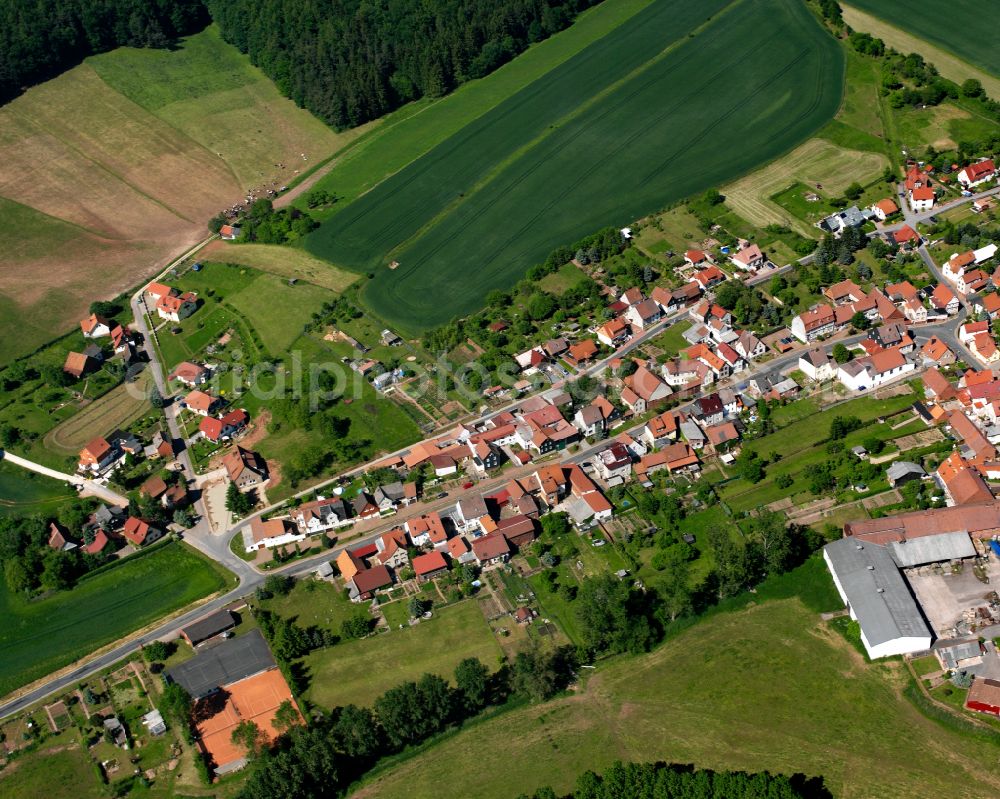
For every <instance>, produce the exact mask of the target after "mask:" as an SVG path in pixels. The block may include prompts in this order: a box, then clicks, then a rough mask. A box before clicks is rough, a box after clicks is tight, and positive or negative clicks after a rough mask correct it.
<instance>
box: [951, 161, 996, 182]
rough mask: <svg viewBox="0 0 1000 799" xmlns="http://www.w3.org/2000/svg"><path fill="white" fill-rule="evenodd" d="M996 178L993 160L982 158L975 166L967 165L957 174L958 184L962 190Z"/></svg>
mask: <svg viewBox="0 0 1000 799" xmlns="http://www.w3.org/2000/svg"><path fill="white" fill-rule="evenodd" d="M996 176H997V168H996V166H995V165H994V163H993V159H991V158H984V159H983V160H982V161H978V162H977V163H975V164H969V165H968V166H967V167H964V168H963V169H962V170H961V171H960V172H959V173H958V182H959V183H961V184H962V187H963V188H966V189H970V188H973V187H974V186H980V185H982V184H983V183H988V182H989V181H991V180H993V179H994V178H996Z"/></svg>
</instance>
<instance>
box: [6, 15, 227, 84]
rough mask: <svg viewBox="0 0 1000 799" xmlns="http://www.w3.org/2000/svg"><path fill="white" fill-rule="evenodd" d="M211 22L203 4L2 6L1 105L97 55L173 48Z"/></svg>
mask: <svg viewBox="0 0 1000 799" xmlns="http://www.w3.org/2000/svg"><path fill="white" fill-rule="evenodd" d="M207 22H208V14H207V13H206V11H205V6H204V4H203V3H202V0H101V2H93V0H7V1H6V2H4V3H0V103H6V102H7V101H9V100H12V99H13V98H14V97H16V96H17V95H19V94H20V93H21V92H22V91H24V90H25V89H26V88H27V87H28V86H32V85H34V84H36V83H40V82H42V81H44V80H48V79H49V78H52V77H55V76H56V75H58V74H59V73H60V72H62V71H63V70H65V69H68V68H69V67H71V66H74V65H75V64H78V63H79V62H80V61H82V60H83V59H84V58H86V57H87V56H89V55H93V54H94V53H103V52H105V51H107V50H113V49H114V48H116V47H121V46H122V45H128V46H129V47H167V46H168V45H170V43H171V42H173V41H175V40H176V39H177V38H178V37H179V36H184V35H186V34H189V33H194V32H195V31H198V30H201V28H203V27H204V26H205V24H206V23H207Z"/></svg>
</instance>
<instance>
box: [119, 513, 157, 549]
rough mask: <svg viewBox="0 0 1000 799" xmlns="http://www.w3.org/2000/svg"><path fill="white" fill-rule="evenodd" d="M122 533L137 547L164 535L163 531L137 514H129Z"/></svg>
mask: <svg viewBox="0 0 1000 799" xmlns="http://www.w3.org/2000/svg"><path fill="white" fill-rule="evenodd" d="M122 535H123V536H124V537H125V538H126V539H127V540H128V541H129V542H131V543H133V544H135V545H136V546H137V547H141V546H143V545H144V544H151V543H152V542H153V541H156V540H157V539H158V538H160V537H161V536H162V535H163V531H162V530H159V529H157V528H156V527H153V526H152V525H150V524H149V522H147V521H144V520H143V519H139V518H137V517H135V516H129V517H128V518H127V519H126V520H125V526H124V527H122Z"/></svg>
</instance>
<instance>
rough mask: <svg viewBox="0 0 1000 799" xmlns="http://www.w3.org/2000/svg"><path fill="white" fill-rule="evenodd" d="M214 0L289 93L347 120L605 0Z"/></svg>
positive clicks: (491, 60)
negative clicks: (485, 0) (600, 0)
mask: <svg viewBox="0 0 1000 799" xmlns="http://www.w3.org/2000/svg"><path fill="white" fill-rule="evenodd" d="M206 2H207V5H208V8H209V11H210V12H211V15H212V18H213V19H214V20H215V22H217V23H218V25H219V27H220V28H221V30H222V35H223V37H224V38H225V39H226V41H228V42H230V43H231V44H233V45H235V46H236V47H238V48H239V49H240V50H241V51H243V52H244V53H248V54H249V55H250V60H251V61H252V62H253V63H254V64H255V65H257V66H258V67H260V68H261V69H262V70H263V71H264V73H265V74H266V75H267V76H268V77H270V78H271V79H272V80H273V81H274V82H275V83H276V84H277V86H278V88H279V89H280V90H281V91H282V92H283V93H284V94H286V95H288V96H289V97H291V98H292V99H293V100H294V101H295V102H296V103H298V104H299V105H301V106H303V107H305V108H307V109H309V110H310V111H312V113H313V114H315V115H316V116H318V117H319V118H320V119H322V120H324V121H325V122H327V123H328V124H330V125H333V126H334V127H337V128H345V127H353V126H355V125H360V124H362V123H363V122H367V121H369V120H371V119H375V118H377V117H380V116H382V115H383V114H385V113H387V112H389V111H392V110H393V109H394V108H398V107H399V106H400V105H402V104H403V103H406V102H408V101H410V100H416V99H418V98H420V97H439V96H441V95H444V94H447V93H448V92H449V91H451V90H452V89H454V88H455V87H456V86H458V85H459V84H461V83H463V82H465V81H467V80H469V79H470V78H479V77H482V76H484V75H487V74H488V73H490V72H492V71H493V70H494V69H496V68H497V67H499V66H501V65H502V64H504V63H506V62H507V61H509V60H510V59H512V58H513V57H514V56H516V55H518V54H519V53H520V52H522V51H523V50H524V49H525V48H527V46H528V45H529V44H531V43H532V42H537V41H540V40H542V39H545V38H546V37H548V36H550V35H551V34H553V33H555V32H557V31H559V30H562V29H563V28H565V27H567V26H568V25H569V24H570V23H571V22H572V21H573V19H574V18H575V17H576V15H577V13H579V12H580V11H582V10H583V9H585V8H587V7H589V6H592V5H596V4H597V3H598V2H599V0H491V2H489V3H483V2H479V0H423V2H413V0H380V2H377V3H372V2H362V0H206Z"/></svg>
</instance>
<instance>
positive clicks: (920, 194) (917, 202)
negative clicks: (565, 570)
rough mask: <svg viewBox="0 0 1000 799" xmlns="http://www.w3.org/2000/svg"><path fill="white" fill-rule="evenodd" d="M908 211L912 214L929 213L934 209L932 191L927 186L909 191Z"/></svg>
mask: <svg viewBox="0 0 1000 799" xmlns="http://www.w3.org/2000/svg"><path fill="white" fill-rule="evenodd" d="M908 196H909V200H910V209H911V210H912V211H913V212H914V213H920V212H921V211H930V210H931V208H933V207H934V189H932V188H930V187H929V186H918V187H916V188H913V189H910V191H909V195H908Z"/></svg>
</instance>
